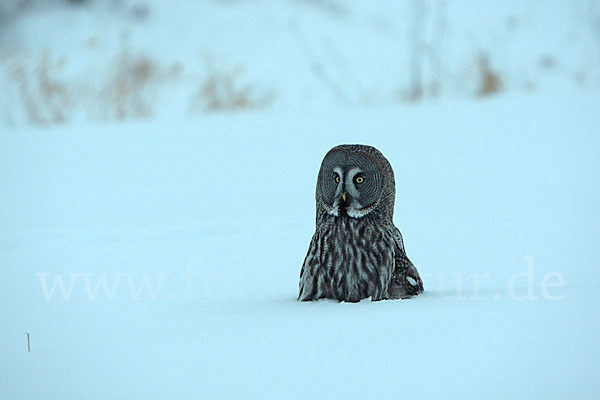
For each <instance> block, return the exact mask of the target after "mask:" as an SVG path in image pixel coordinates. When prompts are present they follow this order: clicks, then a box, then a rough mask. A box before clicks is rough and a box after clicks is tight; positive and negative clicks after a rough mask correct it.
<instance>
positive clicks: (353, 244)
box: [298, 145, 423, 302]
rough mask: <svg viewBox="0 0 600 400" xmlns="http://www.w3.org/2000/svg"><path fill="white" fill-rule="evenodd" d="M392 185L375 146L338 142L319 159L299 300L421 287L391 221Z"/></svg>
mask: <svg viewBox="0 0 600 400" xmlns="http://www.w3.org/2000/svg"><path fill="white" fill-rule="evenodd" d="M395 196H396V187H395V182H394V172H393V170H392V167H391V165H390V163H389V162H388V160H387V159H386V158H385V157H384V156H383V154H381V152H379V150H377V149H376V148H374V147H371V146H365V145H340V146H336V147H334V148H333V149H331V150H330V151H329V152H328V153H327V154H326V155H325V158H324V159H323V162H322V163H321V168H320V169H319V176H318V178H317V191H316V203H317V210H316V215H317V218H316V230H315V234H314V235H313V237H312V240H311V242H310V246H309V249H308V254H307V255H306V258H305V259H304V264H303V265H302V270H301V272H300V294H299V296H298V300H302V301H307V300H318V299H322V298H329V299H337V300H339V301H349V302H357V301H360V300H362V299H365V298H368V297H371V299H372V300H384V299H399V298H406V297H410V296H414V295H417V294H419V293H422V292H423V282H422V281H421V278H420V276H419V273H418V271H417V269H416V268H415V267H414V265H413V264H412V262H411V261H410V260H409V259H408V257H407V256H406V251H405V249H404V241H403V239H402V235H401V234H400V231H399V230H398V228H396V226H395V225H394V223H393V215H394V199H395Z"/></svg>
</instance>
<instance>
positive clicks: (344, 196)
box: [342, 193, 346, 203]
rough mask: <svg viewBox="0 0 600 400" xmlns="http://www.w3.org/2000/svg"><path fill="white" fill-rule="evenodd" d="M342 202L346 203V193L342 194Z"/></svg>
mask: <svg viewBox="0 0 600 400" xmlns="http://www.w3.org/2000/svg"><path fill="white" fill-rule="evenodd" d="M342 200H344V203H345V202H346V193H342Z"/></svg>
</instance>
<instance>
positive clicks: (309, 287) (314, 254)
mask: <svg viewBox="0 0 600 400" xmlns="http://www.w3.org/2000/svg"><path fill="white" fill-rule="evenodd" d="M318 250H319V235H318V231H317V232H315V234H314V235H313V237H312V240H311V241H310V246H309V247H308V253H307V254H306V257H305V258H304V263H303V264H302V269H301V270H300V293H299V294H298V300H300V301H310V300H316V298H315V296H316V295H317V289H318V288H317V282H315V271H316V269H317V268H318V265H319V256H318Z"/></svg>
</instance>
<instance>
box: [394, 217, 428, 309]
mask: <svg viewBox="0 0 600 400" xmlns="http://www.w3.org/2000/svg"><path fill="white" fill-rule="evenodd" d="M393 236H394V242H395V248H394V272H393V273H392V279H391V280H390V284H389V286H388V298H390V299H403V298H408V297H411V296H416V295H418V294H420V293H423V290H424V289H423V281H422V280H421V276H420V275H419V271H417V268H416V267H415V266H414V265H413V263H412V262H411V261H410V259H409V258H408V256H407V255H406V250H405V249H404V241H403V240H402V234H401V233H400V230H398V228H394V233H393Z"/></svg>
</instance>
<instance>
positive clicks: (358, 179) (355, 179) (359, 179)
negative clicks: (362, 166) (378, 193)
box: [354, 176, 365, 183]
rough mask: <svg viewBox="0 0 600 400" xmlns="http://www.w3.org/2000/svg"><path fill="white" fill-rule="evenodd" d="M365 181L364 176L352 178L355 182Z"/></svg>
mask: <svg viewBox="0 0 600 400" xmlns="http://www.w3.org/2000/svg"><path fill="white" fill-rule="evenodd" d="M364 181H365V178H363V177H362V176H357V177H356V178H354V182H356V183H363V182H364Z"/></svg>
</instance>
